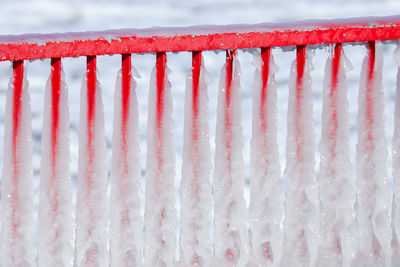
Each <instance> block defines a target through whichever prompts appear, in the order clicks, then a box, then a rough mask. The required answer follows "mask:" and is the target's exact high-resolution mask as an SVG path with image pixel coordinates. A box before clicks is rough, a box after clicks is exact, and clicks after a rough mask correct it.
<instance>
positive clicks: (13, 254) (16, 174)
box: [0, 62, 36, 266]
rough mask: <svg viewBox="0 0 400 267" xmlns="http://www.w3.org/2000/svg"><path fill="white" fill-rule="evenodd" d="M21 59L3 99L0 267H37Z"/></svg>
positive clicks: (29, 135) (27, 108)
mask: <svg viewBox="0 0 400 267" xmlns="http://www.w3.org/2000/svg"><path fill="white" fill-rule="evenodd" d="M23 69H24V65H23V63H22V62H19V63H17V62H14V75H13V76H12V77H11V80H10V83H9V87H8V91H7V100H6V114H5V130H4V153H3V174H2V180H1V182H2V183H1V186H2V187H1V196H2V198H1V214H2V223H1V236H0V242H1V263H2V266H36V262H35V256H34V249H35V247H34V244H33V175H32V145H31V139H32V130H31V107H30V105H31V103H30V98H29V93H28V81H27V79H26V75H25V73H26V72H24V70H23Z"/></svg>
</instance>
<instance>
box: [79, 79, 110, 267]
mask: <svg viewBox="0 0 400 267" xmlns="http://www.w3.org/2000/svg"><path fill="white" fill-rule="evenodd" d="M87 73H88V72H87ZM87 80H88V79H87V76H86V75H85V76H84V78H83V82H82V90H81V111H80V116H81V117H80V125H79V166H78V181H77V200H76V234H75V266H77V267H78V266H99V267H102V266H108V251H107V231H106V229H107V217H108V216H107V215H108V214H107V212H106V211H107V200H106V188H107V166H106V160H105V159H106V146H105V138H104V135H105V134H104V112H103V103H102V100H101V86H100V83H99V82H98V81H94V82H96V84H95V88H91V89H94V91H92V90H90V91H89V89H88V83H87ZM93 109H94V110H93Z"/></svg>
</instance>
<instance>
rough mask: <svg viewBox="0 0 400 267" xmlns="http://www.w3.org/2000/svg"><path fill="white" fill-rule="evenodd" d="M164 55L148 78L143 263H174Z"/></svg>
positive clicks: (172, 160)
mask: <svg viewBox="0 0 400 267" xmlns="http://www.w3.org/2000/svg"><path fill="white" fill-rule="evenodd" d="M168 72H169V70H168V69H167V62H166V54H165V53H158V54H157V63H156V68H154V69H153V70H152V73H151V79H150V90H149V102H148V114H149V115H148V121H147V122H148V125H147V165H146V193H145V200H146V206H145V218H144V219H145V226H146V227H145V247H144V264H145V266H148V267H151V266H165V267H170V266H174V264H175V247H176V244H175V243H176V237H175V227H176V220H177V219H176V209H175V202H176V200H175V197H176V192H175V150H174V144H173V132H172V129H173V121H172V95H171V84H170V82H169V81H168Z"/></svg>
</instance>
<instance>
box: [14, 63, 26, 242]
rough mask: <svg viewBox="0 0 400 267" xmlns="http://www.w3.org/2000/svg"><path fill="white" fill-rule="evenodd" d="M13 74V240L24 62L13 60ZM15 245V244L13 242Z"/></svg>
mask: <svg viewBox="0 0 400 267" xmlns="http://www.w3.org/2000/svg"><path fill="white" fill-rule="evenodd" d="M13 75H14V81H13V85H14V95H13V113H12V117H13V136H12V151H11V155H12V165H13V174H12V191H11V199H12V204H11V205H12V207H11V212H12V215H11V224H12V239H13V242H14V241H16V240H17V239H18V231H19V212H20V211H19V203H18V202H19V193H18V191H19V188H18V187H19V183H20V181H19V178H20V175H19V173H20V169H19V167H18V166H19V165H20V157H21V155H20V153H18V146H19V145H20V143H19V141H18V138H19V136H20V128H21V113H22V85H23V80H24V62H23V61H14V62H13ZM13 245H14V244H13Z"/></svg>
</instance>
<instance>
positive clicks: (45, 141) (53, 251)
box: [38, 58, 73, 267]
mask: <svg viewBox="0 0 400 267" xmlns="http://www.w3.org/2000/svg"><path fill="white" fill-rule="evenodd" d="M43 115H44V118H43V134H42V161H41V166H40V196H39V226H38V236H39V238H38V265H39V266H65V267H67V266H72V264H73V247H72V242H73V229H72V227H73V221H72V183H71V175H70V166H69V164H70V163H69V162H70V160H69V159H70V154H69V110H68V88H67V84H66V81H65V74H64V72H63V70H62V65H61V59H59V58H58V59H52V60H51V74H50V77H49V80H48V81H47V86H46V90H45V100H44V114H43Z"/></svg>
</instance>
